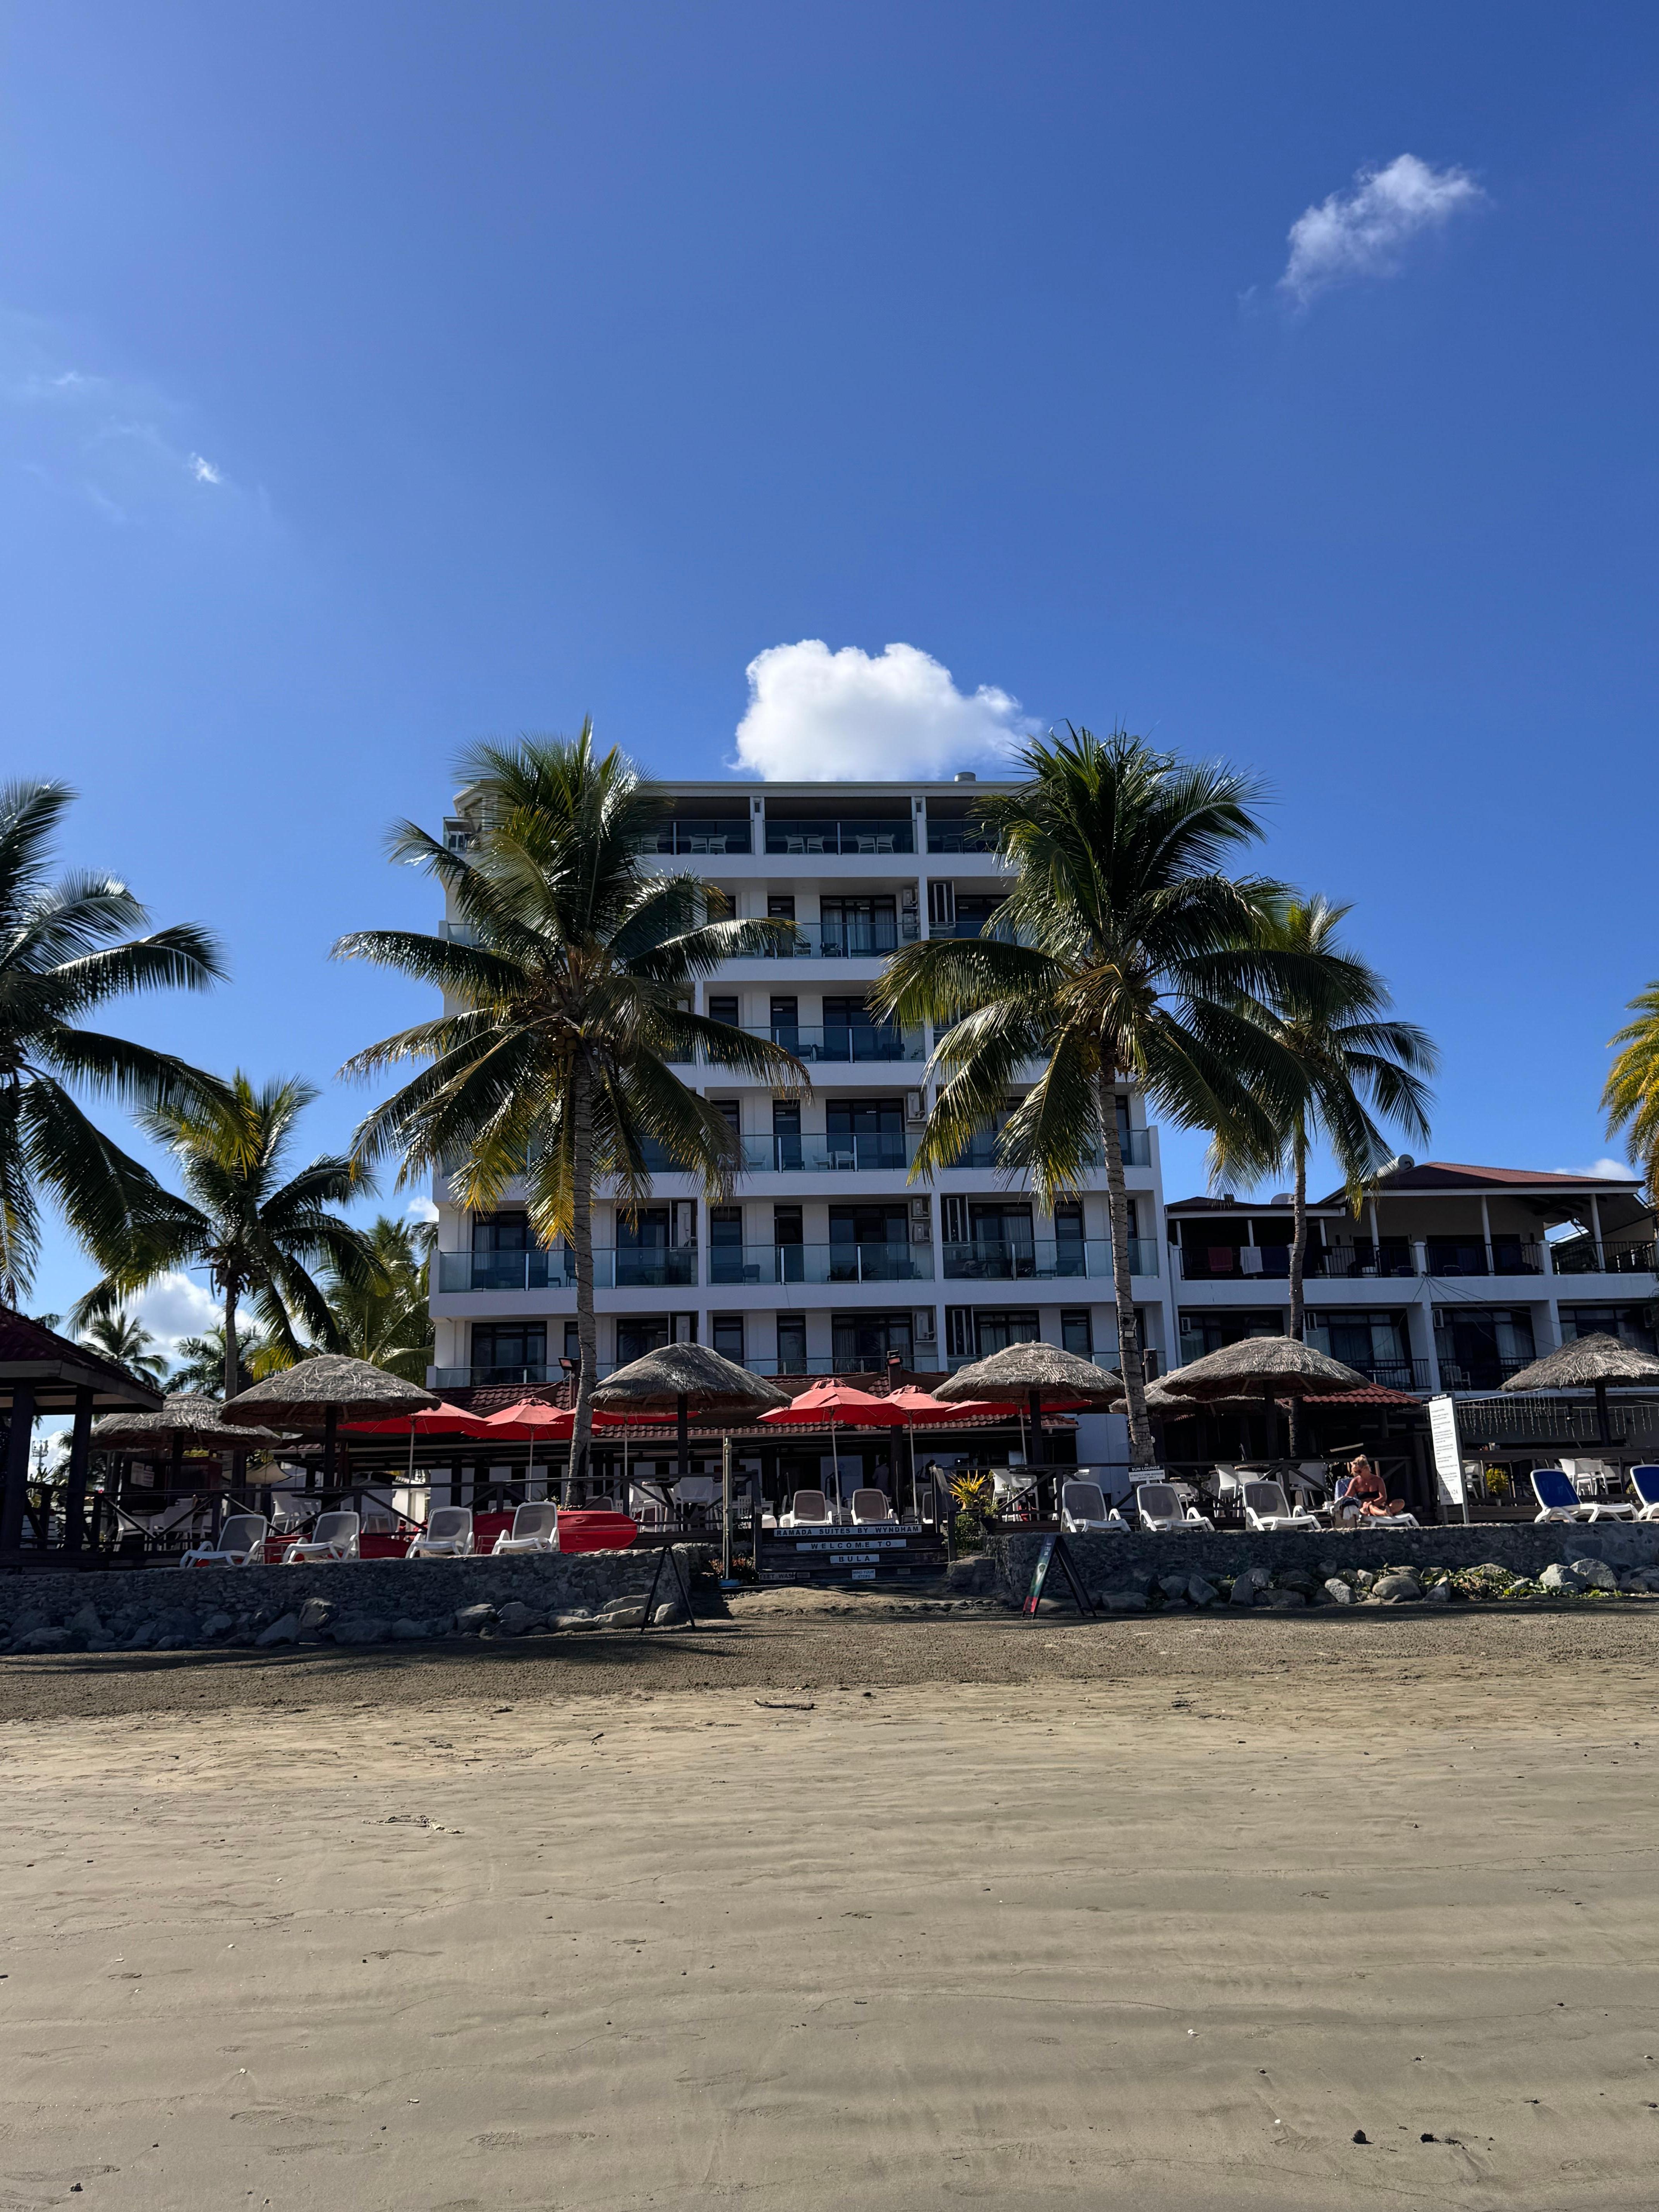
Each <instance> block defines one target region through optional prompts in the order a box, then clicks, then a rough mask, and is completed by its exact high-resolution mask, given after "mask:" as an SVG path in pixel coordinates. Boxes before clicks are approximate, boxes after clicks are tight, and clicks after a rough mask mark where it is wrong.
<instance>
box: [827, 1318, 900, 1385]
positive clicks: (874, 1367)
mask: <svg viewBox="0 0 1659 2212" xmlns="http://www.w3.org/2000/svg"><path fill="white" fill-rule="evenodd" d="M912 1326H913V1316H911V1315H909V1314H908V1313H900V1314H832V1315H831V1316H829V1327H830V1331H831V1334H832V1335H833V1338H834V1341H835V1348H836V1373H837V1374H838V1375H844V1374H848V1373H862V1372H868V1373H879V1372H880V1371H881V1370H883V1369H884V1368H885V1366H886V1364H887V1361H888V1357H889V1355H890V1353H892V1352H897V1354H898V1356H899V1358H901V1359H902V1361H903V1362H904V1364H905V1365H906V1366H907V1367H908V1366H909V1365H910V1364H911V1360H910V1352H911V1342H912V1339H911V1328H912Z"/></svg>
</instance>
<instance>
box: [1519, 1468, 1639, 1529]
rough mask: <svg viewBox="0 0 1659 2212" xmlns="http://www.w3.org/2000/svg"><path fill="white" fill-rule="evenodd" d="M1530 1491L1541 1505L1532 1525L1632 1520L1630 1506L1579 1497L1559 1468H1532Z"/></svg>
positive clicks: (1632, 1513)
mask: <svg viewBox="0 0 1659 2212" xmlns="http://www.w3.org/2000/svg"><path fill="white" fill-rule="evenodd" d="M1532 1494H1533V1496H1534V1498H1536V1499H1537V1500H1538V1503H1539V1505H1540V1507H1541V1511H1540V1512H1539V1514H1538V1516H1537V1520H1536V1521H1535V1522H1534V1527H1536V1526H1537V1523H1538V1522H1543V1521H1633V1520H1634V1519H1635V1517H1636V1508H1635V1507H1634V1506H1633V1505H1626V1504H1622V1503H1621V1504H1618V1505H1608V1504H1601V1503H1600V1502H1595V1503H1592V1502H1591V1500H1589V1498H1581V1497H1580V1496H1579V1495H1578V1492H1577V1490H1575V1489H1574V1487H1573V1482H1572V1477H1571V1475H1570V1474H1568V1473H1567V1471H1566V1469H1565V1468H1561V1467H1535V1468H1534V1469H1533V1471H1532Z"/></svg>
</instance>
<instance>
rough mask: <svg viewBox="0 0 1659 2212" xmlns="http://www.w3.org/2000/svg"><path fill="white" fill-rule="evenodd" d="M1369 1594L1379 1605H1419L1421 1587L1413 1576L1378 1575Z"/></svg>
mask: <svg viewBox="0 0 1659 2212" xmlns="http://www.w3.org/2000/svg"><path fill="white" fill-rule="evenodd" d="M1370 1594H1371V1596H1372V1598H1373V1599H1374V1601H1376V1603H1377V1604H1379V1605H1420V1604H1421V1603H1422V1601H1423V1585H1422V1583H1420V1582H1419V1581H1418V1579H1417V1577H1416V1576H1415V1575H1413V1574H1406V1573H1403V1572H1401V1573H1398V1574H1387V1575H1379V1576H1378V1577H1377V1578H1376V1581H1375V1582H1374V1583H1372V1584H1371V1593H1370Z"/></svg>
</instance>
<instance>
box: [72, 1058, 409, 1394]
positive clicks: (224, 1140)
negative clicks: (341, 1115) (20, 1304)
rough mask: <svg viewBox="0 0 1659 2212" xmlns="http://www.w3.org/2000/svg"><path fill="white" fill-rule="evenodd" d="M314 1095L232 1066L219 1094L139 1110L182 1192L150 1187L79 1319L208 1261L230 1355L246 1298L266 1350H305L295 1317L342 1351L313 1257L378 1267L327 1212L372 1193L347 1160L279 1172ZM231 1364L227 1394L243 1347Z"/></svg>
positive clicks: (363, 1270)
mask: <svg viewBox="0 0 1659 2212" xmlns="http://www.w3.org/2000/svg"><path fill="white" fill-rule="evenodd" d="M317 1096H318V1093H317V1091H316V1090H315V1088H314V1087H313V1085H311V1084H309V1083H306V1082H303V1081H301V1080H300V1079H297V1078H294V1079H289V1080H286V1081H274V1082H270V1083H267V1084H266V1085H264V1087H263V1089H261V1090H258V1091H256V1090H255V1089H254V1087H253V1085H252V1083H251V1082H250V1080H249V1079H248V1078H247V1077H246V1075H244V1074H242V1073H240V1070H239V1071H238V1073H236V1075H235V1076H234V1078H233V1079H232V1080H231V1082H230V1083H229V1084H228V1085H225V1086H223V1088H222V1093H221V1095H220V1096H218V1097H213V1098H210V1099H206V1100H204V1101H203V1102H202V1103H199V1104H197V1105H194V1106H166V1107H157V1108H155V1109H151V1110H149V1111H148V1112H145V1113H143V1114H141V1115H139V1116H138V1121H139V1124H140V1126H141V1127H143V1129H145V1130H146V1131H147V1132H148V1133H149V1136H150V1137H151V1138H152V1139H154V1140H155V1142H156V1143H157V1144H158V1145H161V1146H165V1147H166V1148H167V1151H169V1152H172V1154H173V1158H174V1159H175V1161H176V1162H177V1164H178V1168H179V1179H180V1181H181V1182H183V1184H184V1186H185V1193H186V1195H185V1197H182V1198H179V1197H175V1196H174V1195H173V1194H172V1193H171V1192H167V1191H163V1190H161V1188H160V1186H159V1185H156V1186H155V1196H154V1198H153V1199H152V1200H151V1201H150V1203H149V1208H148V1214H147V1218H145V1220H144V1221H143V1223H142V1224H141V1225H138V1226H137V1229H136V1231H135V1232H134V1234H133V1237H132V1238H131V1243H130V1245H129V1249H128V1250H127V1253H126V1255H125V1258H124V1259H123V1260H122V1261H121V1262H120V1263H119V1264H118V1266H116V1267H112V1268H111V1269H110V1270H109V1271H108V1273H106V1275H105V1277H104V1279H103V1281H102V1282H101V1283H100V1284H98V1285H96V1286H95V1287H94V1289H93V1290H91V1291H88V1293H87V1295H86V1297H84V1298H82V1301H81V1303H80V1304H79V1305H78V1306H77V1307H76V1310H75V1318H76V1322H77V1323H78V1324H80V1325H86V1324H88V1323H90V1322H92V1321H94V1320H95V1319H96V1318H97V1316H99V1315H100V1314H104V1313H109V1312H112V1311H113V1310H114V1309H115V1308H116V1307H117V1306H118V1304H119V1303H120V1301H121V1300H122V1298H124V1297H132V1296H135V1295H136V1294H137V1292H139V1291H143V1290H145V1289H147V1288H148V1287H149V1285H151V1284H152V1283H154V1282H155V1281H156V1280H157V1279H159V1278H160V1277H161V1276H162V1275H167V1274H173V1273H177V1272H179V1270H180V1269H183V1268H187V1267H205V1268H207V1269H208V1271H209V1272H210V1275H211V1278H212V1280H213V1283H214V1286H215V1288H216V1290H217V1291H218V1292H219V1294H220V1296H221V1297H222V1299H223V1301H224V1310H225V1317H224V1322H223V1325H222V1326H223V1341H224V1343H225V1344H227V1345H230V1346H234V1347H236V1350H237V1352H238V1354H239V1355H240V1337H239V1333H238V1329H237V1325H236V1315H237V1310H238V1307H239V1306H240V1304H241V1302H242V1300H243V1299H244V1298H247V1299H249V1300H250V1301H251V1303H252V1307H253V1310H254V1311H255V1312H256V1313H257V1314H258V1318H259V1322H260V1326H261V1327H262V1328H263V1329H264V1334H265V1335H266V1337H267V1339H268V1340H269V1341H270V1345H271V1346H272V1347H273V1349H275V1350H276V1351H277V1352H285V1353H286V1354H287V1355H288V1356H289V1358H291V1359H296V1358H299V1357H300V1356H301V1352H302V1351H303V1350H304V1349H305V1348H306V1347H305V1346H304V1344H303V1343H302V1340H301V1338H300V1336H299V1335H298V1334H296V1331H295V1322H299V1323H300V1324H301V1327H302V1328H304V1330H305V1333H306V1336H307V1338H309V1339H310V1340H311V1341H312V1342H313V1344H314V1345H316V1346H320V1347H321V1348H322V1349H324V1350H325V1351H329V1352H337V1351H338V1350H340V1349H341V1348H342V1347H341V1344H340V1341H339V1329H338V1327H337V1323H336V1322H335V1318H334V1314H333V1310H332V1309H331V1307H330V1305H329V1303H328V1299H327V1297H326V1296H325V1293H324V1291H323V1289H322V1287H321V1285H319V1283H318V1282H317V1280H316V1279H315V1278H314V1276H313V1273H311V1270H312V1268H313V1267H315V1266H316V1265H317V1264H318V1263H319V1262H321V1263H323V1264H324V1265H325V1266H326V1267H328V1268H330V1269H331V1271H332V1272H333V1273H334V1274H335V1275H337V1276H338V1277H339V1278H340V1279H343V1280H344V1281H347V1282H356V1281H360V1280H362V1281H367V1280H369V1279H373V1278H374V1276H375V1275H376V1274H377V1273H378V1271H379V1264H380V1263H379V1261H377V1259H376V1257H375V1255H374V1245H373V1243H371V1241H370V1239H369V1238H368V1237H366V1236H365V1235H364V1233H363V1231H362V1230H361V1229H358V1228H356V1227H354V1226H353V1225H352V1224H351V1223H350V1222H349V1221H347V1220H345V1219H344V1218H343V1217H342V1216H341V1215H339V1214H337V1213H331V1212H330V1211H329V1208H330V1207H331V1206H336V1205H340V1204H343V1203H345V1202H348V1201H349V1200H352V1199H355V1198H361V1197H362V1196H364V1195H365V1194H368V1193H369V1192H372V1190H373V1189H374V1183H373V1180H372V1179H371V1177H370V1176H368V1174H367V1173H366V1171H365V1170H363V1169H362V1167H361V1166H359V1165H358V1164H356V1162H354V1161H352V1160H349V1159H343V1158H337V1157H324V1158H319V1159H314V1160H313V1161H312V1162H311V1164H310V1165H309V1166H307V1167H303V1168H301V1169H300V1170H299V1171H298V1173H297V1174H293V1175H289V1173H288V1167H289V1152H290V1151H291V1149H292V1146H293V1139H294V1134H295V1123H296V1121H298V1120H299V1117H300V1115H301V1114H302V1113H303V1112H304V1110H305V1109H306V1108H307V1106H309V1105H310V1104H311V1103H312V1102H313V1100H314V1099H315V1098H316V1097H317ZM231 1367H232V1372H231V1374H230V1375H229V1376H228V1378H227V1388H226V1391H225V1395H226V1396H227V1397H228V1398H234V1396H235V1395H236V1394H237V1392H238V1391H239V1390H240V1389H241V1388H242V1384H243V1377H242V1373H241V1368H242V1361H241V1358H240V1356H239V1357H236V1358H233V1359H232V1361H231Z"/></svg>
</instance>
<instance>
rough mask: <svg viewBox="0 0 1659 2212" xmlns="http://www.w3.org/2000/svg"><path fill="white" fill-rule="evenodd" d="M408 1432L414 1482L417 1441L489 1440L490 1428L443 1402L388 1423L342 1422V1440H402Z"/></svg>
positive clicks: (410, 1475)
mask: <svg viewBox="0 0 1659 2212" xmlns="http://www.w3.org/2000/svg"><path fill="white" fill-rule="evenodd" d="M405 1429H407V1430H408V1431H409V1480H410V1482H413V1481H414V1480H415V1439H416V1437H417V1436H422V1437H487V1436H488V1435H489V1424H488V1423H487V1422H486V1421H485V1420H483V1418H482V1417H481V1416H480V1415H479V1414H477V1413H468V1412H467V1410H466V1408H465V1407H464V1406H452V1405H450V1404H449V1402H448V1401H447V1400H445V1399H440V1401H438V1403H437V1404H436V1405H435V1406H428V1407H423V1408H422V1410H421V1411H419V1412H417V1413H406V1414H394V1415H393V1417H392V1419H391V1420H389V1421H343V1422H342V1423H341V1424H340V1431H339V1432H340V1434H341V1435H342V1436H343V1437H400V1436H402V1434H403V1432H404V1430H405Z"/></svg>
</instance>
